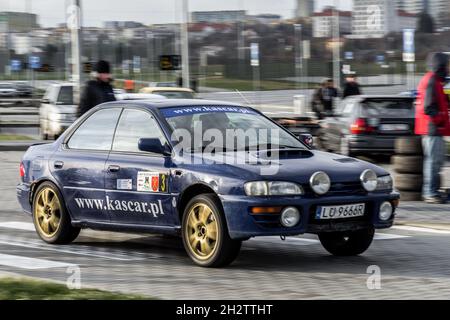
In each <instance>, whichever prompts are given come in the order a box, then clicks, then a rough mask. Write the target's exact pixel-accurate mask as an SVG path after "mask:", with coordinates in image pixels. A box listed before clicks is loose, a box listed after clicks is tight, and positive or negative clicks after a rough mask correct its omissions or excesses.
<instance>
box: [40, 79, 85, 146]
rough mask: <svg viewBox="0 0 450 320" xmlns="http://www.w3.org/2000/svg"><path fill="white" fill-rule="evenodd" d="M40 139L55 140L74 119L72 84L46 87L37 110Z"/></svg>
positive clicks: (75, 109)
mask: <svg viewBox="0 0 450 320" xmlns="http://www.w3.org/2000/svg"><path fill="white" fill-rule="evenodd" d="M39 119H40V127H41V137H42V139H44V140H48V139H50V138H54V139H56V138H57V137H58V136H59V135H61V133H63V132H64V131H65V130H66V129H67V128H68V127H69V126H70V125H71V124H72V123H73V122H74V121H75V120H76V119H77V106H76V105H75V104H74V103H73V84H71V83H60V84H52V85H51V86H50V87H48V89H47V91H46V92H45V95H44V97H43V98H42V100H41V107H40V109H39Z"/></svg>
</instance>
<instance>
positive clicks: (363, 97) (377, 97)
mask: <svg viewBox="0 0 450 320" xmlns="http://www.w3.org/2000/svg"><path fill="white" fill-rule="evenodd" d="M366 99H414V97H408V96H402V95H399V94H391V95H388V94H385V95H381V94H380V95H375V94H373V95H368V94H363V95H358V96H349V97H347V98H345V99H343V100H342V101H346V100H358V101H363V100H366Z"/></svg>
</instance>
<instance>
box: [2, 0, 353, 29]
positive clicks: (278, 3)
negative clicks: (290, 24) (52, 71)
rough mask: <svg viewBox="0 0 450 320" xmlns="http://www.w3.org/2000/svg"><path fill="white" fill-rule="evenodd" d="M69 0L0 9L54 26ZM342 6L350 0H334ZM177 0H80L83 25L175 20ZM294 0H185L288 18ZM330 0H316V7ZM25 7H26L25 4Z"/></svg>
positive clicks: (18, 2) (21, 2)
mask: <svg viewBox="0 0 450 320" xmlns="http://www.w3.org/2000/svg"><path fill="white" fill-rule="evenodd" d="M70 2H71V0H0V11H26V10H27V4H26V3H29V5H30V4H31V5H30V6H31V9H32V11H33V13H37V14H38V15H39V23H40V24H41V25H42V26H45V27H49V26H55V25H56V24H58V23H61V22H63V21H64V20H65V5H66V4H67V3H70ZM336 2H337V3H340V7H341V8H342V9H345V10H350V9H351V4H352V0H336ZM180 3H181V0H82V6H83V25H85V26H101V25H102V22H103V21H107V20H121V21H123V20H133V21H139V22H142V23H144V24H155V23H169V22H177V21H179V20H180V19H181V15H180V8H181V4H180ZM295 3H296V1H295V0H220V1H219V0H189V9H190V11H199V10H204V11H209V10H237V9H242V8H243V9H245V10H247V11H248V12H249V13H250V14H260V13H275V14H280V15H282V16H283V17H284V18H291V17H292V16H293V12H294V9H295ZM333 3H334V0H316V5H315V6H316V11H317V10H320V9H321V8H322V7H323V6H325V5H330V4H333ZM28 8H29V7H28Z"/></svg>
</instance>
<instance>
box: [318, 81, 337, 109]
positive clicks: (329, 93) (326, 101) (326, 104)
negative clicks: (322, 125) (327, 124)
mask: <svg viewBox="0 0 450 320" xmlns="http://www.w3.org/2000/svg"><path fill="white" fill-rule="evenodd" d="M321 93H322V95H321V101H322V105H323V112H324V113H325V115H331V114H332V113H333V104H334V99H335V98H337V97H338V95H339V94H338V90H337V89H336V88H335V87H334V82H333V80H331V79H328V80H325V83H324V86H323V88H322V90H321Z"/></svg>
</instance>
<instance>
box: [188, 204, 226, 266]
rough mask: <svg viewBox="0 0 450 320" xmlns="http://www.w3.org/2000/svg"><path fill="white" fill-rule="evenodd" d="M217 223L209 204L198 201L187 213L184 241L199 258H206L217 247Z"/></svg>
mask: <svg viewBox="0 0 450 320" xmlns="http://www.w3.org/2000/svg"><path fill="white" fill-rule="evenodd" d="M217 229H218V223H217V219H216V217H215V213H214V212H213V211H212V210H211V208H210V207H209V206H207V205H206V204H203V203H198V204H196V205H194V206H193V207H192V209H191V210H190V211H189V213H188V217H187V224H186V230H185V233H186V240H187V241H186V242H187V243H188V245H189V249H190V250H191V252H192V253H193V254H194V255H195V257H196V258H197V259H199V260H207V259H208V258H209V257H211V256H212V255H213V254H214V252H215V249H216V247H217Z"/></svg>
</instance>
